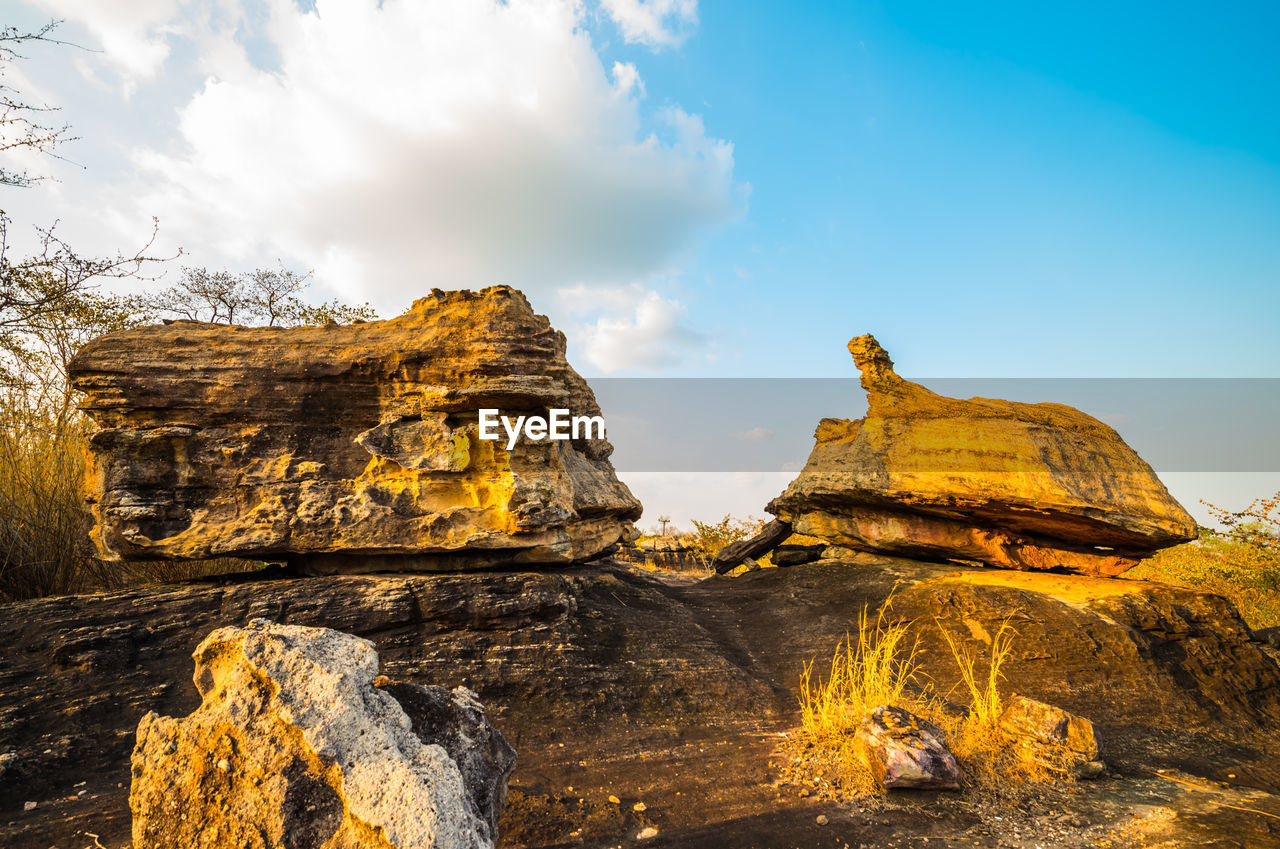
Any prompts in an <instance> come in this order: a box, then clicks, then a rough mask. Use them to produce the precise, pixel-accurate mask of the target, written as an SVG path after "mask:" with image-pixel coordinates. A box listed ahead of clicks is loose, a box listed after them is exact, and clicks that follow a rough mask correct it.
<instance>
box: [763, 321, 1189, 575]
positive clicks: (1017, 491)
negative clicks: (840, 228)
mask: <svg viewBox="0 0 1280 849" xmlns="http://www.w3.org/2000/svg"><path fill="white" fill-rule="evenodd" d="M849 351H850V352H851V353H852V354H853V358H854V362H856V363H857V366H858V368H859V370H860V371H861V372H862V386H863V388H864V389H866V391H867V399H868V402H869V404H870V408H869V410H868V412H867V415H866V417H865V418H863V419H859V420H854V421H849V420H844V419H823V420H822V422H821V423H820V424H819V425H818V429H817V433H816V435H815V436H816V439H817V444H816V445H815V446H814V449H813V453H812V454H810V456H809V461H808V463H807V464H806V465H805V467H804V470H803V471H801V473H800V475H799V476H798V477H797V478H796V479H795V480H794V481H792V482H791V485H790V486H788V487H787V489H786V491H784V492H783V493H782V494H781V495H780V496H778V497H777V498H775V499H774V500H773V501H772V502H771V503H770V504H769V506H768V507H767V508H766V509H767V510H768V511H769V512H770V513H773V514H774V515H775V516H777V517H778V518H779V519H780V520H782V521H784V522H789V523H790V524H791V526H792V528H793V529H794V531H795V532H796V533H800V534H808V535H810V536H815V537H819V538H821V539H824V540H827V541H829V542H831V543H834V544H836V545H842V546H847V547H849V548H853V549H857V550H862V551H874V552H878V553H882V554H890V555H897V556H905V557H920V558H926V559H934V560H960V561H971V562H979V563H984V564H987V565H990V566H999V567H1005V568H1012V569H1032V570H1036V569H1065V570H1067V571H1072V572H1078V573H1083V574H1086V575H1094V576H1113V575H1117V574H1120V573H1121V572H1124V571H1125V570H1126V569H1128V568H1129V567H1131V566H1133V565H1134V564H1135V563H1137V561H1138V560H1139V559H1140V558H1143V557H1146V556H1148V555H1150V554H1152V553H1153V552H1154V551H1156V550H1157V549H1160V548H1164V547H1166V546H1170V545H1175V544H1177V543H1181V542H1186V541H1188V540H1192V539H1195V536H1196V526H1195V522H1194V521H1192V519H1191V517H1190V516H1189V515H1187V512H1186V511H1185V510H1184V509H1182V506H1181V505H1179V504H1178V502H1177V501H1175V500H1174V499H1173V498H1172V496H1170V495H1169V492H1168V490H1166V489H1165V487H1164V485H1163V484H1161V483H1160V479H1159V478H1157V477H1156V475H1155V472H1153V471H1152V469H1151V467H1150V466H1148V465H1147V464H1146V463H1145V462H1144V461H1143V460H1142V458H1141V457H1139V456H1138V455H1137V453H1135V452H1134V451H1133V449H1131V448H1130V447H1129V446H1128V445H1126V444H1125V443H1124V441H1123V440H1122V439H1121V438H1120V436H1119V434H1117V433H1116V432H1115V431H1114V430H1113V429H1111V428H1110V427H1108V426H1107V425H1105V424H1103V423H1102V422H1100V421H1098V420H1097V419H1095V418H1093V417H1092V416H1088V415H1086V414H1084V413H1082V412H1080V411H1079V410H1076V409H1074V408H1072V407H1068V406H1065V405H1063V404H1024V403H1018V402H1013V401H1000V400H993V399H988V398H970V399H968V400H958V399H956V398H947V397H944V396H941V395H937V394H934V393H933V392H930V391H929V390H928V389H925V388H924V387H923V386H920V385H919V384H916V383H911V382H910V381H907V380H903V379H902V378H901V377H899V376H898V375H897V374H896V373H895V372H894V370H893V362H892V361H891V360H890V359H889V355H888V354H886V353H885V351H884V349H883V348H881V347H880V345H879V344H877V342H876V340H875V339H874V338H873V337H871V336H859V337H857V338H855V339H853V340H852V341H851V342H850V343H849Z"/></svg>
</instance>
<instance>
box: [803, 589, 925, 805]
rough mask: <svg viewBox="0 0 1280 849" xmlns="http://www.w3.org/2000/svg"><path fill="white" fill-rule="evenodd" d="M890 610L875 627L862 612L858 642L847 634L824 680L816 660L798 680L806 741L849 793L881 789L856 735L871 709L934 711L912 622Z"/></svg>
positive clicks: (816, 758) (828, 775)
mask: <svg viewBox="0 0 1280 849" xmlns="http://www.w3.org/2000/svg"><path fill="white" fill-rule="evenodd" d="M888 606H889V605H888V604H887V603H886V604H885V605H884V606H883V607H881V608H880V612H879V613H877V614H876V618H875V622H874V623H869V622H868V614H867V609H866V608H865V607H864V608H863V609H862V611H861V613H859V614H858V636H857V639H856V640H855V639H854V638H853V637H852V636H850V635H848V634H846V635H845V639H844V641H843V642H841V643H840V644H839V645H838V646H836V651H835V654H834V655H832V658H831V664H830V667H829V668H828V669H827V674H826V677H825V678H822V677H819V676H818V675H816V674H815V669H814V667H815V663H816V661H810V662H809V663H807V664H805V667H804V672H803V673H801V678H800V719H801V737H802V742H803V744H804V745H805V746H807V747H808V748H809V749H810V750H811V751H812V752H813V754H814V761H815V762H816V764H817V765H818V767H819V771H820V772H822V773H823V774H824V775H825V777H826V779H827V780H828V781H829V782H830V783H831V784H832V785H834V786H836V787H839V788H840V789H841V790H843V791H844V792H845V793H848V794H851V795H866V794H870V793H874V792H878V791H880V790H882V788H881V787H880V786H879V785H878V784H877V783H876V780H875V778H874V776H873V775H872V773H871V767H870V764H869V762H868V760H867V752H866V747H865V746H863V745H862V743H861V741H859V740H858V738H857V736H856V735H855V732H856V731H857V730H858V726H859V725H860V724H861V723H862V718H863V717H864V716H865V715H866V713H867V711H868V710H870V709H871V708H873V707H877V706H879V705H894V706H896V707H901V708H905V709H906V710H909V711H911V712H912V713H917V714H921V715H924V714H926V713H930V712H932V701H933V700H932V699H931V697H930V696H929V688H928V682H927V680H926V678H925V675H924V671H923V670H922V669H921V668H920V663H919V648H920V644H919V640H918V639H914V640H913V639H911V636H910V626H909V625H908V624H906V623H902V622H891V621H889V620H888V619H887V617H886V611H887V609H888Z"/></svg>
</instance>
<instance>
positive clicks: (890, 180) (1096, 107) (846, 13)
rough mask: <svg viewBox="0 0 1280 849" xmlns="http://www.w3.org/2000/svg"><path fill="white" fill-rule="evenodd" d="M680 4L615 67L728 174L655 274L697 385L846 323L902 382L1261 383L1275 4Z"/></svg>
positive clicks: (1271, 267) (1279, 204)
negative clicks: (674, 274)
mask: <svg viewBox="0 0 1280 849" xmlns="http://www.w3.org/2000/svg"><path fill="white" fill-rule="evenodd" d="M975 6H976V8H975ZM699 8H700V14H701V22H700V26H699V30H698V35H697V36H696V37H694V38H692V39H690V40H689V41H688V42H687V43H686V44H685V45H684V46H683V48H682V49H680V50H679V51H669V52H663V53H660V54H658V55H656V56H651V57H648V58H647V60H646V59H645V58H644V57H641V56H639V55H636V51H635V50H634V48H632V49H622V50H619V51H618V53H619V54H620V55H623V56H627V57H628V58H632V57H634V60H635V61H636V62H637V65H638V66H640V67H642V68H643V69H644V74H645V78H646V81H647V82H648V84H649V89H650V92H651V93H652V92H655V91H662V92H665V93H667V94H668V96H670V97H671V98H672V99H674V100H676V101H679V102H682V103H686V104H698V105H699V108H700V110H701V112H702V115H703V118H704V120H705V122H706V125H707V127H708V128H709V130H710V131H711V132H714V133H715V134H717V135H721V136H723V137H725V138H728V139H731V140H732V141H733V143H734V156H735V176H736V177H738V178H739V179H741V180H745V181H748V182H749V183H750V184H751V194H750V199H749V204H748V209H747V211H746V213H745V214H744V215H743V217H742V218H741V219H740V220H739V221H736V222H734V223H733V224H731V225H729V226H725V227H723V228H722V229H721V230H720V231H718V232H717V233H716V234H714V235H713V236H711V237H710V238H708V239H707V241H706V243H705V244H704V246H703V249H702V251H701V253H700V257H699V263H698V266H697V269H696V271H694V272H692V273H690V274H688V275H686V279H685V280H684V281H682V283H683V285H685V286H687V287H689V289H690V290H692V293H691V294H690V295H689V296H688V299H689V304H690V321H691V323H693V324H694V325H695V326H699V327H708V328H713V329H714V332H715V333H716V335H717V337H718V338H720V339H722V340H724V345H725V353H726V357H725V362H724V363H723V364H722V366H721V368H722V369H723V373H738V372H739V370H745V371H746V372H747V373H750V374H765V373H767V374H776V375H790V374H810V373H813V374H822V375H827V374H837V373H842V370H843V369H845V368H846V359H845V357H846V355H845V352H844V350H843V346H842V345H841V344H840V343H841V342H842V341H843V340H844V339H845V338H847V337H848V336H850V335H852V331H853V330H859V331H862V330H866V331H871V332H874V333H877V334H879V335H880V336H881V337H882V342H885V344H886V345H887V346H889V348H890V350H891V351H892V352H893V354H894V355H895V357H897V359H898V360H899V365H900V366H901V368H902V369H903V370H904V371H905V372H907V373H911V374H922V375H942V374H946V375H983V376H986V375H995V374H999V375H1038V376H1048V375H1076V376H1100V375H1120V376H1149V375H1165V376H1185V375H1203V376H1218V375H1276V374H1277V373H1280V371H1278V367H1280V344H1277V335H1276V330H1275V326H1276V318H1277V317H1278V316H1280V170H1278V166H1280V109H1278V108H1277V106H1278V105H1280V65H1278V60H1277V55H1280V53H1278V51H1276V50H1275V48H1274V44H1271V43H1268V38H1269V37H1270V36H1269V34H1270V35H1273V34H1274V33H1275V32H1277V31H1280V12H1278V11H1277V10H1278V9H1280V7H1276V6H1275V5H1274V4H1261V3H1259V4H1244V5H1237V6H1235V7H1234V8H1222V9H1218V8H1216V7H1215V9H1214V11H1213V12H1212V14H1209V13H1207V12H1206V11H1205V7H1204V6H1203V4H1195V6H1194V7H1193V6H1192V5H1191V4H1185V7H1184V8H1176V7H1175V6H1173V5H1172V4H1127V5H1126V4H1113V3H1108V4H1094V5H1091V6H1090V5H1084V6H1076V7H1073V11H1072V12H1071V14H1064V13H1062V12H1061V11H1058V10H1053V9H1051V7H1050V6H1048V5H1046V4H1026V3H984V4H955V3H945V2H943V3H914V2H896V3H892V4H887V5H880V4H869V3H833V4H806V5H804V6H803V7H800V8H803V11H802V12H800V11H796V12H795V13H791V14H784V13H781V10H780V9H779V7H778V6H777V5H775V4H763V5H762V4H715V3H705V2H704V3H703V4H701V6H700V7H699ZM791 8H792V9H797V7H791ZM735 267H736V268H741V269H743V270H744V271H746V272H748V273H749V274H750V277H749V279H746V280H743V279H741V278H740V277H738V276H736V275H735V273H734V268H735Z"/></svg>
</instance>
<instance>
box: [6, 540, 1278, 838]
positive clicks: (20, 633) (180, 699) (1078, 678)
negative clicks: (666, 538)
mask: <svg viewBox="0 0 1280 849" xmlns="http://www.w3.org/2000/svg"><path fill="white" fill-rule="evenodd" d="M890 595H892V597H893V606H892V610H893V611H894V612H895V613H896V614H897V615H900V616H904V617H906V618H909V619H913V620H915V622H916V623H917V626H918V628H919V633H920V636H921V641H922V642H921V644H922V649H923V653H924V654H923V656H924V659H925V663H926V666H927V668H928V670H929V672H930V674H931V675H933V677H934V678H935V679H936V681H937V684H938V686H939V687H940V689H941V690H942V691H943V692H945V691H947V689H948V688H950V686H951V685H952V684H953V683H954V668H953V666H952V663H951V660H950V654H949V653H948V652H947V650H946V648H945V646H944V645H942V642H941V639H940V636H939V635H938V632H937V630H936V625H934V622H935V619H936V620H937V621H940V622H943V623H946V624H947V625H948V626H949V627H952V628H953V633H960V634H964V635H965V636H966V638H968V639H970V640H971V641H972V645H973V646H975V647H977V646H979V645H980V644H981V643H983V642H984V641H985V640H989V639H990V635H991V634H992V633H994V631H995V630H996V629H998V628H999V625H1000V623H1001V622H1003V621H1005V620H1006V619H1008V620H1011V621H1012V622H1013V624H1014V625H1015V626H1016V627H1017V629H1018V635H1019V636H1018V642H1017V649H1016V653H1015V657H1014V658H1013V659H1012V660H1011V661H1010V663H1009V666H1008V680H1007V685H1008V688H1009V689H1010V690H1011V691H1016V692H1018V693H1022V694H1025V695H1027V696H1030V697H1032V698H1037V699H1041V700H1044V701H1047V702H1051V703H1053V704H1056V705H1059V706H1061V707H1063V708H1066V709H1067V710H1071V711H1073V712H1075V713H1078V714H1080V715H1083V716H1086V717H1088V718H1090V719H1092V720H1093V721H1094V722H1095V723H1096V724H1097V726H1098V728H1099V731H1100V733H1101V735H1102V738H1103V744H1104V747H1103V757H1104V758H1105V759H1106V761H1107V762H1108V764H1109V767H1110V773H1109V775H1108V776H1107V777H1105V778H1103V779H1101V780H1099V781H1095V782H1090V783H1082V784H1079V785H1069V786H1063V787H1049V788H1039V789H1036V790H1034V791H1032V792H1029V793H1026V794H1023V795H1022V796H1020V797H1018V798H1016V799H1006V800H1003V801H1000V800H994V799H984V798H980V797H978V796H976V795H974V794H972V793H942V794H923V793H917V794H895V795H893V796H890V797H888V798H884V799H873V800H864V801H862V802H855V803H852V804H842V803H836V802H832V801H824V800H822V799H821V798H819V796H818V794H817V791H816V789H815V788H812V787H801V786H794V785H789V784H784V783H781V782H780V780H779V774H780V773H779V770H778V768H777V765H776V760H775V758H776V755H775V749H776V747H777V746H778V744H779V742H780V741H781V740H782V739H783V738H782V736H781V735H784V734H786V733H788V732H789V731H791V730H792V729H793V728H794V726H795V723H796V721H797V714H796V700H795V696H794V690H795V687H796V684H797V682H798V679H799V675H800V670H801V667H802V664H803V663H804V662H805V661H807V660H809V659H811V658H813V657H815V656H816V657H824V656H829V654H830V652H831V651H832V649H833V648H834V646H835V644H836V642H837V641H838V640H840V639H841V638H842V637H844V635H845V633H846V632H847V631H848V630H849V629H850V628H851V627H855V626H856V620H857V615H858V612H859V610H860V609H861V608H862V607H863V605H869V606H870V607H871V608H872V609H875V608H876V607H878V606H879V605H881V604H883V603H884V601H885V600H886V599H887V598H888V597H890ZM256 617H266V618H269V619H272V620H275V621H280V622H288V623H292V624H303V625H323V626H327V627H330V628H336V629H339V630H343V631H348V632H351V633H355V634H359V635H361V636H365V637H367V638H369V639H371V640H373V641H374V642H375V643H376V645H377V648H378V652H379V654H380V656H381V658H382V662H383V670H384V672H385V673H386V674H387V675H389V676H392V677H394V678H398V679H403V680H408V681H415V682H419V683H424V684H427V683H432V684H443V685H446V686H455V685H459V684H462V685H466V686H468V687H470V688H472V689H474V690H476V691H477V692H478V693H479V694H480V697H481V699H482V700H483V701H484V703H485V704H486V705H487V706H488V709H489V715H490V717H491V718H492V719H493V721H494V722H495V724H496V725H497V726H498V727H499V728H500V729H501V730H502V731H503V733H504V734H505V735H506V736H507V738H508V739H509V740H510V741H511V743H512V744H513V745H514V746H515V748H516V750H517V752H518V753H519V761H518V763H517V766H516V771H515V774H514V777H513V780H512V792H511V795H510V800H509V805H508V809H507V812H506V814H505V816H504V818H503V820H502V823H501V833H502V840H501V844H500V845H505V846H510V847H517V846H576V845H585V846H599V847H605V846H622V845H646V846H694V847H698V846H706V847H713V846H715V847H720V846H729V847H736V846H741V847H751V846H754V847H762V849H763V847H779V848H781V847H828V849H829V847H836V849H839V847H843V846H846V845H847V846H849V847H858V846H886V847H887V846H902V847H907V846H911V847H925V846H929V847H936V846H957V847H958V846H966V847H968V846H992V847H995V846H1019V847H1033V846H1043V847H1049V846H1064V847H1075V846H1108V845H1109V846H1152V847H1154V846H1219V847H1265V846H1280V795H1277V794H1280V759H1278V758H1277V755H1280V668H1278V667H1277V666H1276V663H1275V661H1274V660H1273V659H1272V658H1271V656H1270V655H1269V654H1268V653H1267V649H1266V648H1265V647H1264V646H1263V645H1262V644H1261V643H1259V642H1257V641H1255V640H1254V639H1253V635H1252V634H1251V633H1250V632H1249V630H1248V629H1247V628H1246V627H1245V626H1244V624H1243V623H1242V622H1241V621H1240V620H1239V617H1238V616H1237V615H1236V614H1235V612H1234V610H1233V609H1232V608H1231V607H1230V606H1229V605H1228V604H1227V603H1226V602H1224V601H1223V600H1221V599H1219V598H1217V597H1214V596H1208V595H1201V594H1197V593H1193V592H1190V591H1186V590H1178V589H1172V588H1167V587H1159V586H1155V585H1149V584H1142V583H1138V582H1130V581H1116V580H1108V579H1092V578H1084V577H1074V576H1064V575H1057V574H1048V573H1015V572H1003V571H997V570H989V569H962V568H956V567H948V566H940V565H929V564H923V563H909V562H907V561H902V560H894V561H888V560H886V561H884V562H883V563H880V564H867V563H861V564H856V565H855V564H841V563H833V562H821V563H816V564H810V565H806V566H797V567H794V568H791V569H766V570H761V571H758V572H753V573H749V574H745V575H741V576H738V577H725V576H715V577H710V578H705V579H704V578H702V577H701V576H699V577H697V578H691V577H684V576H680V575H678V574H676V575H673V574H670V573H662V572H654V573H651V572H644V571H641V570H637V569H634V568H632V567H629V566H627V565H625V564H617V563H606V564H602V565H598V566H591V567H583V568H578V569H565V570H561V571H554V572H475V573H470V574H461V575H459V574H451V575H445V574H439V575H411V574H397V575H366V576H345V577H343V576H334V577H311V578H300V577H295V576H291V575H289V574H287V573H277V574H271V575H263V574H257V575H254V576H245V577H240V578H223V579H216V580H206V581H202V582H195V583H189V584H184V585H174V586H163V587H147V588H141V589H135V590H129V591H124V592H117V593H110V594H98V595H86V596H73V597H63V598H54V599H45V600H41V601H35V602H26V603H20V604H10V605H4V606H0V646H3V647H4V651H3V654H0V764H2V765H3V767H4V771H3V773H2V774H0V846H4V847H8V849H19V847H35V848H36V849H45V847H50V846H57V847H65V849H79V847H94V846H101V847H109V849H118V847H122V846H126V845H127V844H128V840H129V814H128V787H129V780H130V774H129V752H130V750H131V749H132V746H133V742H134V730H135V729H136V727H137V723H138V720H139V718H140V717H141V716H142V715H143V714H144V713H145V712H146V711H148V710H155V711H158V712H160V713H162V714H166V715H170V716H183V715H185V714H187V713H188V712H190V711H191V710H192V709H193V708H194V707H195V706H196V705H197V704H198V703H199V698H198V695H197V692H196V689H195V687H194V685H193V684H192V681H191V670H192V661H191V656H190V655H191V651H192V650H193V649H194V648H195V646H196V645H197V644H198V643H199V641H200V640H201V639H202V638H203V637H204V636H205V635H206V634H208V633H209V632H210V631H211V630H213V629H214V628H215V627H218V626H221V625H228V624H237V625H239V624H244V623H245V622H247V621H248V620H249V619H252V618H256ZM614 800H616V801H614ZM30 802H35V803H36V804H35V807H34V808H31V809H29V810H27V809H26V808H28V807H29V805H28V803H30ZM655 832H656V833H655ZM640 834H651V835H652V836H649V837H646V838H643V839H641V840H639V841H638V838H637V836H638V835H640ZM637 841H638V842H637Z"/></svg>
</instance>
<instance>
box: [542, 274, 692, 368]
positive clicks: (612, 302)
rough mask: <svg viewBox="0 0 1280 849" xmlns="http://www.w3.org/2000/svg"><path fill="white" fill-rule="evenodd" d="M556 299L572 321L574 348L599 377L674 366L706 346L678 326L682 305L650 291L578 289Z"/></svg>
mask: <svg viewBox="0 0 1280 849" xmlns="http://www.w3.org/2000/svg"><path fill="white" fill-rule="evenodd" d="M559 295H560V300H561V302H562V305H563V308H564V310H565V312H567V313H568V314H569V315H570V316H571V319H572V321H573V325H572V327H571V329H572V331H573V333H572V338H573V339H574V340H575V346H576V347H577V348H579V349H580V351H581V355H582V356H583V357H584V358H585V359H586V361H587V362H589V363H590V364H591V365H593V366H595V367H596V368H598V369H599V370H600V371H602V372H604V373H605V374H609V373H611V372H614V371H618V370H620V369H635V370H639V371H655V370H658V369H662V368H668V367H670V366H674V365H678V364H680V363H681V362H682V361H683V359H684V358H685V357H686V356H687V355H688V354H690V353H691V352H693V351H696V350H698V349H700V348H701V347H702V346H703V345H705V344H706V342H707V337H706V335H705V334H703V333H700V332H698V331H696V330H693V329H692V328H690V327H688V326H686V325H685V324H684V323H683V320H682V319H683V318H684V313H685V307H684V305H683V304H681V303H680V302H679V301H678V300H675V299H673V298H664V297H663V296H662V295H661V294H660V293H659V292H657V291H656V290H654V289H650V288H646V287H644V286H640V285H638V284H633V285H630V286H583V285H579V286H573V287H568V288H564V289H561V290H560V293H559Z"/></svg>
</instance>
